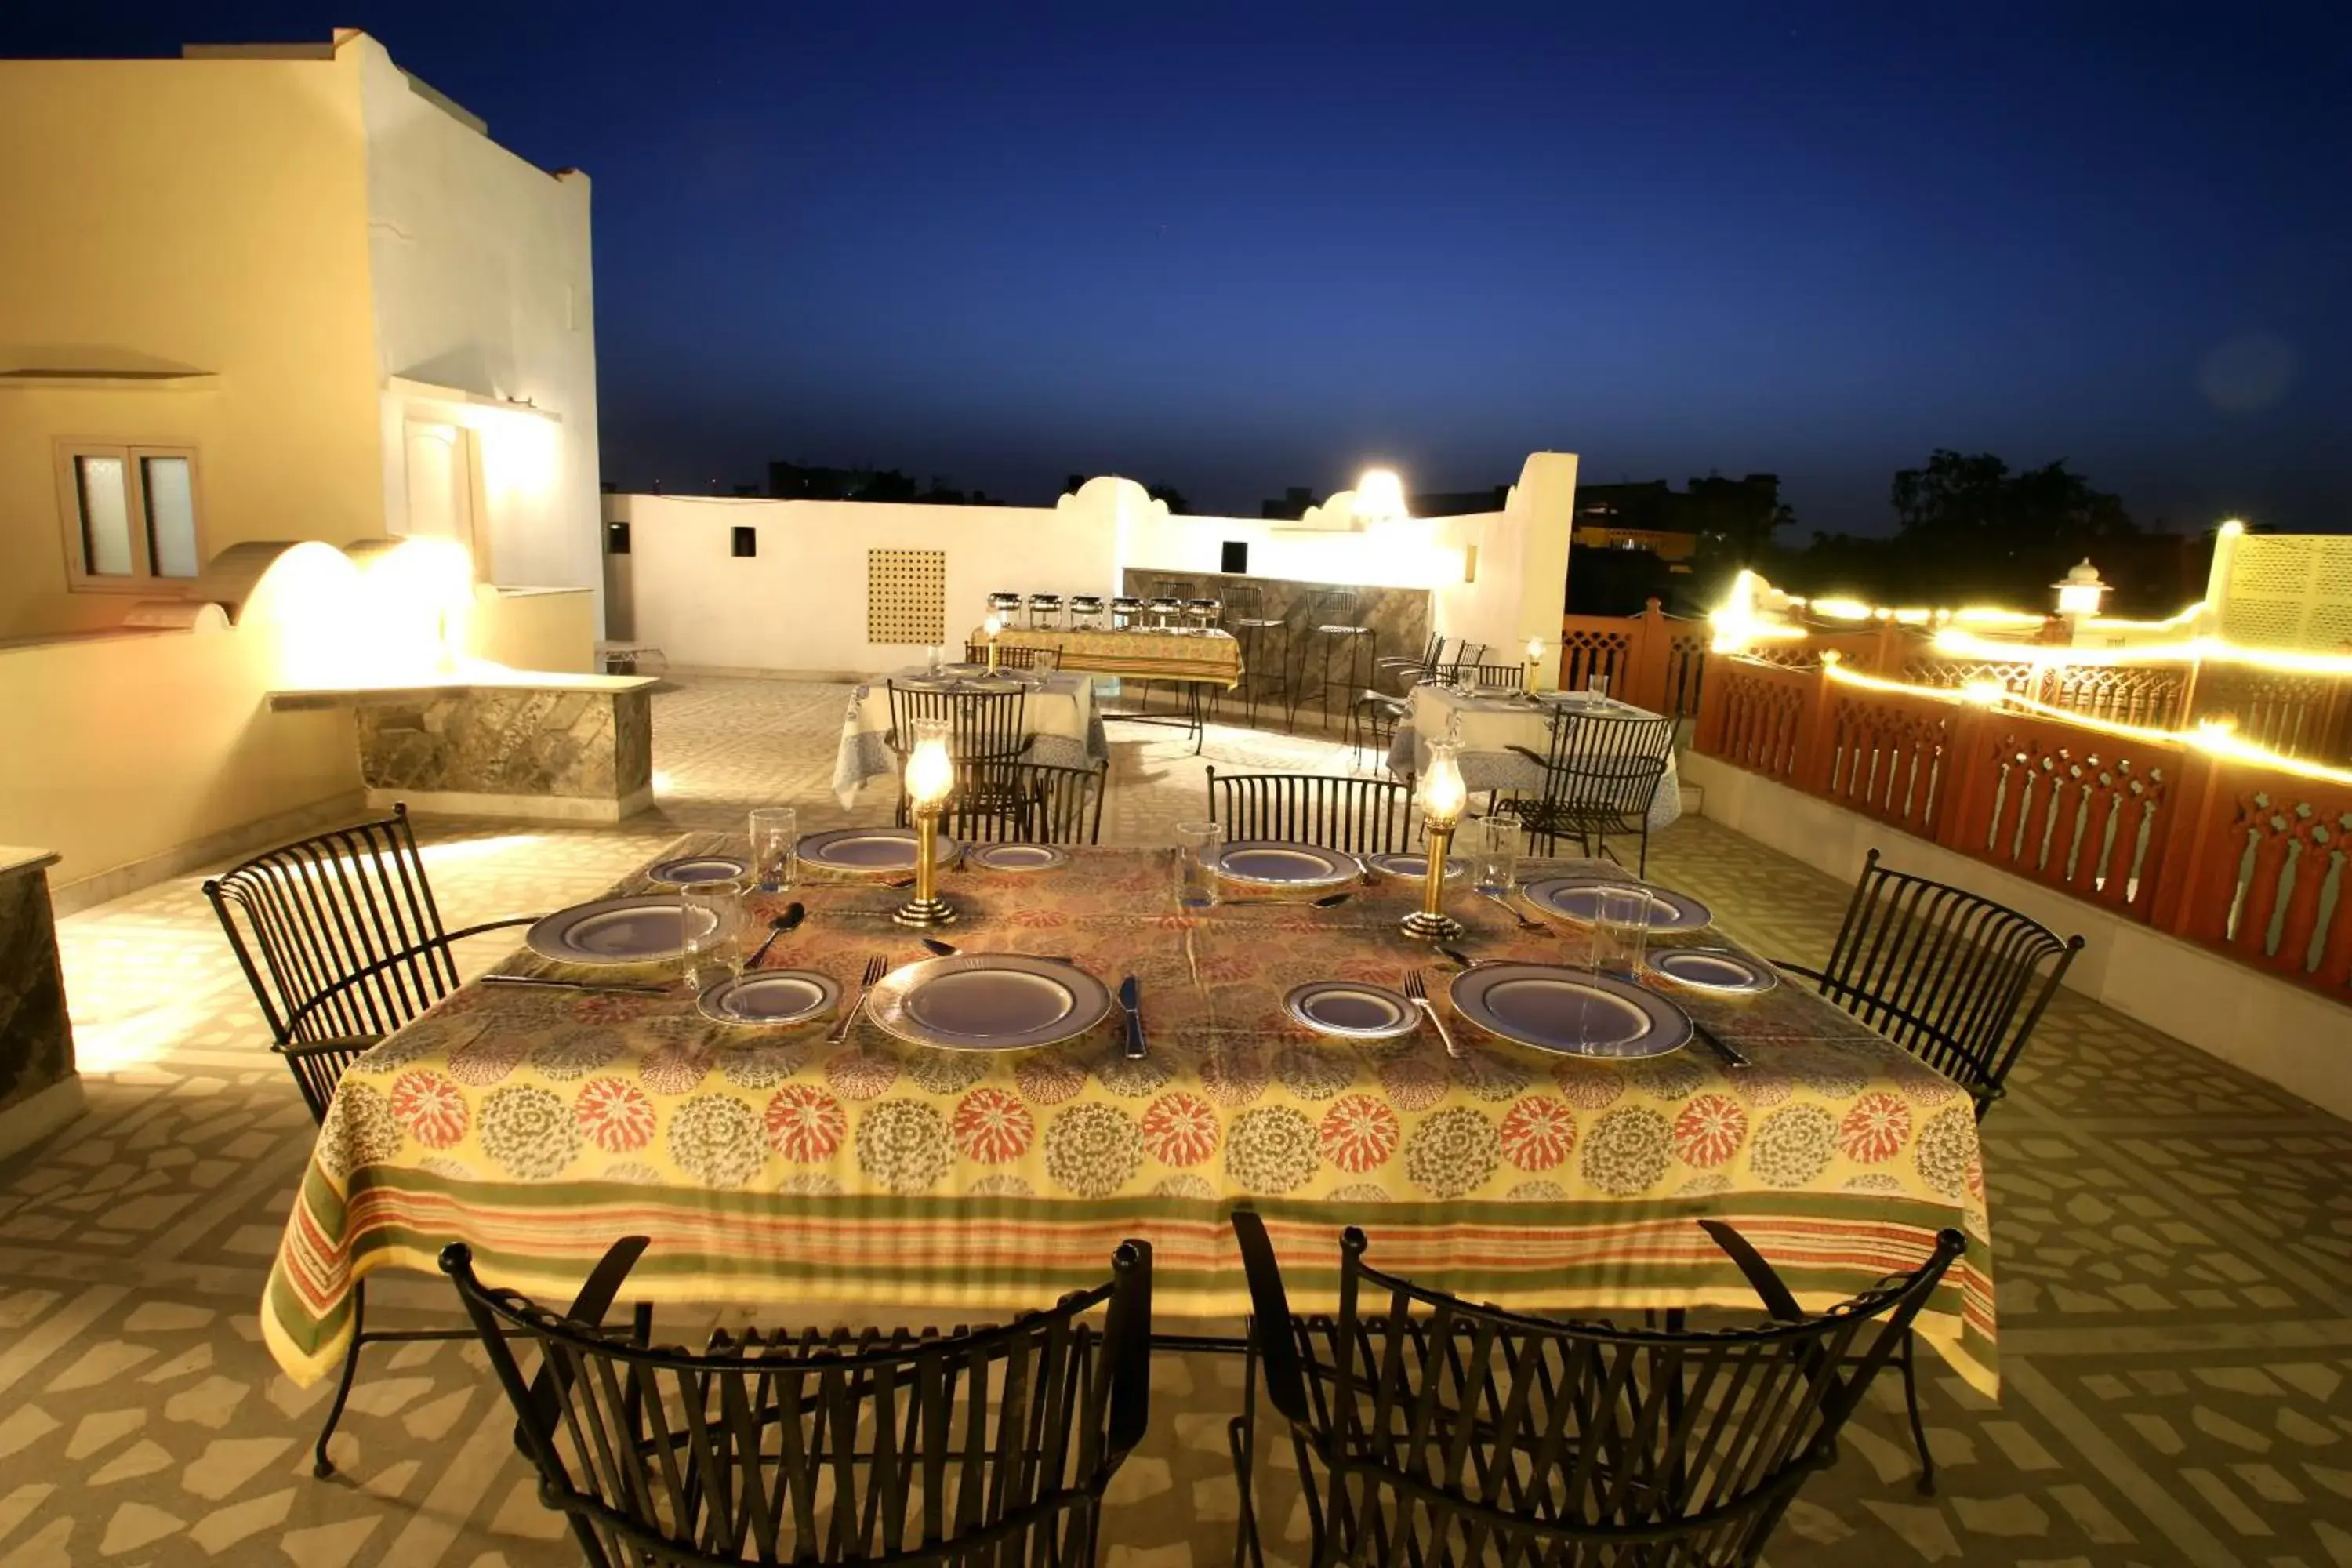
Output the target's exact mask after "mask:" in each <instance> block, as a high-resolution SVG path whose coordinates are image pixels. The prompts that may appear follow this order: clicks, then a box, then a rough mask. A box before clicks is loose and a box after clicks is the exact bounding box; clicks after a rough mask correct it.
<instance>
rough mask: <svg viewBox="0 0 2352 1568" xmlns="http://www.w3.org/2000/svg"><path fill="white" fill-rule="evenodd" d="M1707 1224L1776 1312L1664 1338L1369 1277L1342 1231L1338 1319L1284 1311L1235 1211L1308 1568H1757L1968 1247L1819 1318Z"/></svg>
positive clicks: (1233, 1439)
mask: <svg viewBox="0 0 2352 1568" xmlns="http://www.w3.org/2000/svg"><path fill="white" fill-rule="evenodd" d="M1700 1223H1701V1225H1702V1226H1705V1228H1706V1231H1707V1234H1708V1235H1709V1236H1711V1237H1714V1238H1715V1240H1716V1242H1717V1245H1718V1246H1720V1247H1723V1249H1724V1250H1725V1251H1726V1252H1727V1253H1728V1254H1729V1255H1730V1257H1731V1258H1732V1259H1733V1260H1734V1261H1735V1262H1736V1263H1737V1264H1738V1266H1739V1268H1740V1269H1741V1272H1742V1273H1744V1274H1745V1275H1746V1276H1747V1277H1748V1281H1749V1282H1750V1284H1752V1285H1753V1286H1754V1287H1755V1288H1756V1289H1757V1292H1758V1295H1759V1297H1760V1298H1761V1300H1763V1302H1764V1307H1765V1310H1766V1312H1767V1313H1768V1314H1769V1317H1770V1318H1771V1319H1772V1320H1773V1321H1770V1322H1768V1323H1766V1324H1763V1325H1759V1326H1757V1327H1752V1328H1738V1329H1727V1330H1714V1331H1683V1330H1675V1329H1669V1330H1666V1331H1656V1330H1650V1329H1630V1328H1628V1329H1620V1328H1617V1327H1615V1326H1613V1325H1612V1324H1609V1323H1605V1322H1576V1321H1558V1320H1552V1319H1545V1318H1535V1317H1529V1316H1526V1315H1524V1314H1521V1313H1517V1312H1509V1311H1506V1310H1503V1309H1501V1308H1499V1307H1495V1306H1486V1305H1478V1304H1475V1303H1472V1302H1469V1301H1466V1300H1462V1299H1461V1298H1459V1297H1454V1296H1449V1295H1446V1294H1444V1293H1443V1292H1440V1291H1437V1290H1433V1289H1427V1288H1425V1287H1422V1286H1417V1285H1415V1284H1413V1283H1412V1281H1411V1280H1408V1279H1401V1278H1399V1277H1398V1276H1396V1275H1392V1274H1388V1273H1384V1272H1382V1271H1381V1270H1380V1269H1377V1268H1372V1267H1371V1266H1370V1265H1369V1264H1367V1263H1366V1262H1365V1261H1364V1252H1365V1248H1366V1246H1367V1243H1366V1242H1365V1239H1364V1233H1363V1232H1362V1231H1360V1230H1358V1229H1356V1228H1355V1227H1354V1226H1349V1228H1348V1229H1347V1231H1346V1232H1345V1233H1343V1235H1342V1237H1341V1238H1340V1244H1339V1310H1338V1312H1337V1314H1336V1315H1335V1316H1334V1317H1330V1318H1325V1317H1311V1318H1300V1317H1294V1316H1293V1315H1292V1314H1291V1310H1290V1304H1289V1300H1288V1297H1287V1295H1286V1292H1285V1290H1284V1289H1283V1283H1282V1274H1281V1270H1280V1269H1279V1268H1278V1267H1277V1266H1276V1262H1275V1257H1274V1249H1273V1247H1272V1246H1271V1245H1270V1244H1269V1243H1268V1241H1267V1239H1266V1234H1265V1225H1264V1223H1263V1222H1262V1221H1260V1220H1259V1218H1258V1216H1257V1215H1255V1214H1253V1213H1251V1212H1249V1211H1247V1210H1237V1211H1236V1212H1235V1213H1234V1234H1235V1235H1236V1236H1237V1237H1239V1238H1240V1241H1241V1247H1242V1260H1243V1264H1244V1268H1245V1269H1246V1271H1247V1273H1248V1277H1249V1287H1250V1300H1251V1305H1252V1313H1251V1320H1250V1341H1249V1344H1250V1349H1249V1359H1250V1360H1251V1361H1252V1362H1254V1363H1260V1364H1263V1365H1264V1367H1265V1389H1266V1396H1267V1397H1268V1398H1269V1399H1270V1400H1271V1401H1272V1402H1273V1405H1274V1407H1275V1408H1276V1410H1277V1411H1279V1412H1280V1413H1281V1414H1282V1415H1284V1416H1285V1417H1286V1419H1287V1421H1288V1422H1289V1426H1290V1436H1291V1445H1292V1447H1293V1449H1294V1450H1295V1451H1296V1453H1297V1460H1298V1474H1299V1480H1300V1483H1301V1486H1302V1489H1304V1491H1305V1492H1306V1497H1307V1531H1308V1539H1307V1562H1308V1563H1311V1564H1313V1565H1315V1568H1323V1565H1324V1564H1328V1563H1339V1562H1342V1561H1344V1562H1348V1563H1523V1562H1524V1563H1595V1564H1599V1563H1610V1564H1617V1563H1623V1564H1635V1563H1639V1564H1655V1565H1658V1568H1666V1565H1669V1564H1672V1565H1676V1568H1679V1565H1682V1564H1690V1565H1693V1568H1698V1565H1702V1564H1704V1565H1706V1568H1717V1565H1723V1568H1728V1565H1733V1564H1745V1563H1754V1562H1756V1561H1757V1559H1758V1558H1759V1556H1760V1555H1761V1553H1762V1552H1763V1550H1764V1546H1765V1542H1767V1540H1768V1539H1769V1537H1770V1535H1771V1533H1772V1531H1773V1529H1774V1527H1775V1526H1777V1525H1778V1524H1779V1523H1780V1518H1781V1515H1782V1514H1784V1513H1785V1512H1786V1511H1787V1510H1788V1508H1789V1505H1790V1502H1791V1501H1792V1500H1794V1499H1795V1497H1796V1495H1797V1491H1798V1489H1799V1488H1800V1487H1801V1486H1802V1485H1803V1484H1804V1482H1805V1479H1806V1478H1808V1477H1809V1476H1811V1474H1813V1472H1815V1471H1816V1470H1820V1469H1824V1468H1828V1466H1829V1465H1831V1464H1832V1462H1834V1460H1835V1458H1836V1457H1837V1437H1838V1434H1839V1432H1840V1430H1841V1429H1842V1428H1843V1426H1844V1425H1845V1423H1846V1420H1847V1418H1848V1417H1849V1416H1851V1415H1853V1411H1854V1408H1855V1406H1856V1405H1859V1404H1860V1402H1861V1400H1862V1396H1863V1394H1864V1390H1865V1389H1867V1388H1868V1386H1869V1384H1870V1381H1871V1379H1872V1378H1873V1377H1874V1376H1876V1375H1877V1373H1878V1372H1879V1370H1880V1368H1881V1367H1883V1366H1884V1365H1885V1362H1886V1360H1887V1358H1888V1355H1889V1354H1890V1353H1891V1352H1892V1350H1893V1348H1894V1346H1895V1343H1896V1342H1898V1341H1901V1340H1903V1339H1904V1338H1905V1337H1906V1335H1907V1333H1908V1331H1909V1328H1910V1324H1911V1321H1912V1319H1913V1318H1914V1317H1916V1315H1917V1313H1918V1311H1919V1309H1920V1308H1921V1307H1922V1306H1923V1305H1925V1303H1926V1302H1927V1298H1928V1296H1929V1294H1930V1293H1931V1292H1932V1291H1933V1290H1934V1289H1936V1287H1937V1283H1938V1282H1939V1281H1940V1280H1941V1279H1942V1278H1943V1274H1944V1271H1945V1269H1946V1268H1948V1267H1949V1266H1950V1264H1951V1262H1952V1259H1954V1258H1957V1257H1958V1256H1959V1254H1960V1252H1961V1250H1962V1249H1963V1247H1965V1246H1966V1243H1965V1241H1964V1240H1963V1238H1962V1237H1960V1235H1959V1233H1958V1232H1957V1231H1949V1230H1948V1231H1944V1232H1942V1233H1941V1234H1939V1235H1938V1236H1937V1238H1936V1244H1935V1247H1934V1248H1933V1249H1932V1250H1931V1251H1930V1252H1929V1253H1928V1255H1927V1258H1926V1259H1925V1260H1924V1261H1922V1262H1921V1264H1920V1265H1919V1267H1918V1268H1916V1269H1915V1270H1913V1271H1912V1272H1910V1273H1908V1274H1901V1275H1895V1276H1894V1277H1891V1278H1889V1279H1885V1280H1884V1281H1882V1282H1881V1283H1880V1284H1879V1285H1878V1286H1876V1287H1875V1288H1874V1289H1870V1290H1868V1291H1865V1292H1864V1293H1863V1294H1861V1295H1859V1296H1856V1297H1854V1298H1853V1299H1852V1300H1848V1301H1845V1302H1843V1303H1842V1304H1841V1305H1839V1306H1837V1307H1835V1308H1832V1310H1830V1311H1828V1312H1826V1313H1822V1314H1819V1315H1815V1316H1808V1315H1806V1314H1804V1313H1803V1312H1801V1310H1799V1309H1798V1307H1797V1304H1796V1301H1795V1299H1794V1298H1793V1297H1792V1296H1791V1295H1790V1292H1789V1290H1788V1289H1787V1288H1786V1287H1785V1286H1784V1285H1783V1284H1782V1283H1781V1281H1780V1278H1779V1276H1778V1275H1777V1274H1776V1273H1775V1272H1774V1271H1773V1269H1772V1268H1771V1267H1770V1266H1769V1264H1767V1263H1766V1262H1765V1261H1764V1260H1763V1259H1762V1258H1760V1257H1759V1256H1758V1255H1757V1253H1756V1250H1755V1249H1754V1248H1753V1247H1750V1246H1749V1245H1748V1242H1747V1241H1746V1240H1745V1238H1743V1237H1740V1236H1739V1234H1738V1232H1736V1231H1734V1230H1732V1229H1731V1228H1730V1227H1729V1226H1725V1225H1722V1224H1720V1223H1718V1222H1714V1221H1701V1222H1700ZM1368 1294H1369V1295H1370V1298H1371V1300H1370V1301H1369V1302H1367V1301H1366V1300H1364V1298H1365V1297H1366V1295H1368ZM1874 1325H1875V1328H1874V1327H1873V1326H1874ZM1245 1376H1246V1377H1247V1383H1246V1384H1245V1393H1244V1404H1243V1412H1242V1414H1241V1415H1237V1416H1235V1417H1234V1419H1233V1421H1232V1422H1231V1424H1230V1425H1229V1427H1228V1440H1229V1444H1230V1447H1231V1448H1232V1452H1233V1457H1234V1471H1235V1474H1236V1476H1237V1477H1238V1479H1239V1483H1240V1489H1241V1526H1240V1536H1239V1539H1238V1541H1237V1542H1236V1544H1235V1548H1234V1560H1235V1562H1236V1563H1240V1562H1241V1561H1242V1559H1243V1556H1244V1552H1246V1554H1247V1556H1248V1558H1249V1560H1250V1561H1252V1562H1253V1563H1262V1562H1263V1556H1262V1554H1261V1552H1260V1548H1259V1543H1258V1536H1257V1518H1256V1510H1255V1506H1254V1503H1253V1500H1252V1498H1251V1495H1250V1491H1251V1489H1250V1477H1251V1469H1252V1465H1253V1461H1254V1460H1255V1453H1256V1431H1255V1423H1256V1393H1257V1387H1256V1378H1255V1373H1254V1371H1253V1372H1252V1373H1247V1374H1245Z"/></svg>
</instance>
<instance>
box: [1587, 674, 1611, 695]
mask: <svg viewBox="0 0 2352 1568" xmlns="http://www.w3.org/2000/svg"><path fill="white" fill-rule="evenodd" d="M1584 689H1585V690H1586V691H1587V692H1588V693H1590V694H1591V698H1592V700H1594V701H1595V702H1606V701H1608V700H1609V678H1608V677H1607V676H1605V675H1591V676H1587V677H1586V678H1585V680H1584Z"/></svg>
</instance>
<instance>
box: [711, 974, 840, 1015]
mask: <svg viewBox="0 0 2352 1568" xmlns="http://www.w3.org/2000/svg"><path fill="white" fill-rule="evenodd" d="M840 1000H841V987H840V986H839V985H838V984H835V981H834V979H833V977H832V976H831V975H829V974H820V973H817V972H816V971H815V970H814V969H755V970H753V971H751V973H747V974H730V975H729V976H728V977H727V978H726V979H724V980H722V981H720V982H719V984H716V985H712V986H709V987H708V988H706V989H705V990H704V991H703V993H702V994H701V995H699V996H698V997H696V998H695V1005H697V1006H698V1007H699V1008H700V1009H701V1010H702V1016H704V1017H706V1018H710V1019H715V1020H716V1021H717V1022H719V1023H721V1024H753V1025H763V1026H770V1027H781V1026H784V1025H787V1024H805V1023H807V1022H808V1021H809V1020H810V1019H812V1018H822V1017H824V1016H825V1015H827V1014H829V1013H831V1012H832V1011H833V1008H834V1004H835V1003H836V1002H838V1001H840Z"/></svg>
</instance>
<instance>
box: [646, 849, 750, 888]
mask: <svg viewBox="0 0 2352 1568" xmlns="http://www.w3.org/2000/svg"><path fill="white" fill-rule="evenodd" d="M750 874H751V862H749V861H747V860H739V859H737V858H734V857H733V856H731V855H683V856H680V857H679V858H677V859H675V860H664V861H661V862H660V863H658V864H657V865H656V866H655V867H654V868H653V869H652V870H650V871H648V872H646V876H648V877H650V878H652V879H654V880H655V881H656V882H667V883H669V884H670V885H671V886H672V887H678V888H690V887H692V886H694V885H695V884H696V883H697V882H732V881H735V880H737V879H740V878H742V877H746V876H749V875H750Z"/></svg>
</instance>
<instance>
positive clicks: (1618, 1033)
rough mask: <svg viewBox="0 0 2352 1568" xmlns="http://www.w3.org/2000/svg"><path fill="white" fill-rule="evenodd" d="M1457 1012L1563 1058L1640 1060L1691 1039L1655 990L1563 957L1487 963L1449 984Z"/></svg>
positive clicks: (1685, 1022) (1677, 1011)
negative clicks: (1574, 964)
mask: <svg viewBox="0 0 2352 1568" xmlns="http://www.w3.org/2000/svg"><path fill="white" fill-rule="evenodd" d="M1447 995H1448V998H1449V999H1450V1000H1451V1001H1452V1002H1453V1004H1454V1012H1456V1013H1457V1014H1459V1015H1461V1016H1463V1017H1464V1018H1465V1019H1467V1020H1469V1021H1470V1022H1471V1023H1473V1024H1475V1025H1476V1026H1478V1027H1479V1028H1481V1029H1484V1030H1486V1032H1487V1033H1488V1034H1490V1035H1496V1036H1499V1037H1502V1038H1504V1039H1506V1040H1513V1041H1516V1042H1517V1043H1518V1044H1520V1045H1523V1046H1529V1047H1534V1048H1535V1049H1537V1050H1539V1051H1549V1052H1551V1053H1552V1054H1553V1055H1555V1056H1563V1057H1589V1058H1595V1059H1597V1060H1602V1061H1639V1060H1642V1059H1643V1058H1649V1057H1664V1056H1671V1055H1673V1054H1674V1053H1675V1052H1676V1051H1678V1050H1681V1049H1682V1048H1683V1047H1685V1046H1686V1045H1688V1044H1690V1037H1691V1022H1690V1019H1689V1017H1688V1016H1685V1014H1684V1012H1683V1010H1682V1009H1681V1008H1679V1007H1677V1006H1675V1005H1674V1004H1673V1003H1672V1002H1669V1001H1667V1000H1666V999H1665V998H1664V997H1663V996H1661V995H1659V994H1656V993H1655V992H1653V991H1644V990H1643V989H1642V988H1641V987H1640V986H1638V985H1634V984H1629V983H1627V982H1625V981H1622V980H1616V979H1612V978H1611V977H1610V976H1608V975H1605V974H1595V973H1592V972H1591V970H1589V969H1570V968H1566V967H1564V966H1562V965H1560V964H1557V963H1482V964H1480V965H1478V966H1477V967H1476V968H1475V969H1465V970H1464V971H1463V972H1462V973H1459V974H1456V975H1454V978H1453V979H1452V980H1451V981H1449V982H1448V983H1447Z"/></svg>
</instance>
